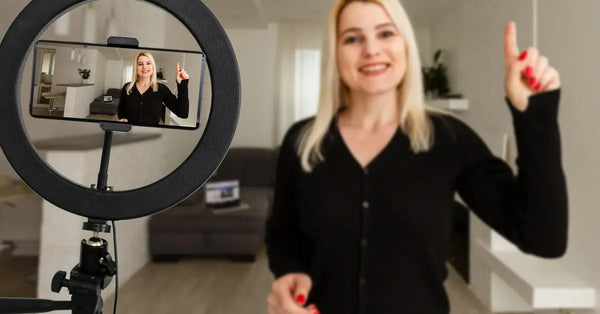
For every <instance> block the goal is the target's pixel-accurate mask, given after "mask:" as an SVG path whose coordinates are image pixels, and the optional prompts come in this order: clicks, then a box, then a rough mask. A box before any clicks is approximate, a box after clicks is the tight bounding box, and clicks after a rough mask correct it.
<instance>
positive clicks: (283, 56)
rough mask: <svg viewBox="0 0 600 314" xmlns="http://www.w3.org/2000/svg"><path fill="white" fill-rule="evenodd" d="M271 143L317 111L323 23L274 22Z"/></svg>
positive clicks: (277, 140)
mask: <svg viewBox="0 0 600 314" xmlns="http://www.w3.org/2000/svg"><path fill="white" fill-rule="evenodd" d="M278 30H279V36H278V37H279V39H278V43H279V47H278V60H277V64H278V73H277V76H278V80H277V84H278V86H277V98H276V104H277V105H276V109H277V112H276V119H275V120H276V123H277V125H276V127H275V128H274V129H275V132H276V134H275V136H274V139H275V141H276V143H275V145H279V144H281V141H282V140H283V136H284V135H285V132H286V131H287V129H288V128H289V127H290V126H291V125H292V124H293V123H294V122H295V121H298V120H301V119H304V118H306V117H309V116H313V115H315V114H316V112H317V106H318V99H319V84H320V72H321V46H322V43H323V32H324V26H323V25H322V24H321V23H319V22H312V23H311V22H281V23H279V24H278Z"/></svg>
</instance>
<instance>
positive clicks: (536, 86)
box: [535, 83, 542, 92]
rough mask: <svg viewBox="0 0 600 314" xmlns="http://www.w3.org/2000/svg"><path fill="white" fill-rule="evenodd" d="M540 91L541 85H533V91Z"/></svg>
mask: <svg viewBox="0 0 600 314" xmlns="http://www.w3.org/2000/svg"><path fill="white" fill-rule="evenodd" d="M540 89H542V83H537V85H535V91H536V92H539V91H540Z"/></svg>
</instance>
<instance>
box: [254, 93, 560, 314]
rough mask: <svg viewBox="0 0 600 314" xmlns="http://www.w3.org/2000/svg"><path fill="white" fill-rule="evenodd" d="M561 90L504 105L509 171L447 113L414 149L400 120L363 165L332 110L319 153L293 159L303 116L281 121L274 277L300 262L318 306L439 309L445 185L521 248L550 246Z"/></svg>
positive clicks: (443, 300) (447, 212) (553, 242)
mask: <svg viewBox="0 0 600 314" xmlns="http://www.w3.org/2000/svg"><path fill="white" fill-rule="evenodd" d="M559 94H560V93H559V91H555V92H550V93H544V94H541V95H537V96H534V97H532V98H531V99H530V105H529V108H528V109H527V110H526V111H525V112H518V111H515V110H514V109H513V108H512V106H509V107H510V110H511V112H512V115H513V121H514V126H515V133H516V136H517V145H518V149H519V153H520V155H519V158H518V161H517V164H518V166H519V175H518V177H515V176H514V175H513V173H512V171H511V169H510V168H509V167H508V166H507V165H506V164H505V163H504V162H503V161H502V160H500V159H498V158H496V157H494V156H493V155H492V154H491V152H490V151H489V149H488V148H487V147H486V145H485V144H484V143H483V141H482V140H481V139H480V138H479V137H478V136H477V135H476V134H475V133H474V132H473V131H472V130H471V129H470V128H469V127H468V126H466V125H465V124H464V123H462V122H461V121H459V120H458V119H456V118H453V117H451V116H441V115H432V116H431V119H432V122H433V125H434V129H435V144H434V146H433V147H432V149H431V150H430V151H428V152H425V153H418V154H415V153H413V152H412V151H411V149H410V142H409V139H408V138H407V136H406V135H405V134H404V133H403V132H402V131H400V130H398V131H397V132H396V134H395V135H394V136H393V138H392V140H391V141H390V143H389V144H388V145H387V146H386V147H385V148H384V149H383V150H382V151H381V152H380V153H379V154H378V155H377V156H376V157H375V158H374V159H373V160H372V161H371V162H370V163H369V164H368V165H367V166H366V167H365V168H363V167H361V166H360V164H359V163H358V162H357V161H356V160H355V159H354V158H353V156H352V154H351V152H350V151H349V150H348V148H347V146H346V145H345V144H344V142H343V140H342V137H341V135H340V133H339V130H338V129H337V127H336V124H337V122H336V120H334V122H333V123H332V125H331V127H330V130H329V132H328V133H327V135H326V138H325V140H324V142H323V154H324V157H325V160H324V161H323V162H321V163H319V164H317V165H316V166H315V167H314V169H313V171H312V172H310V173H306V172H304V171H303V170H302V169H301V166H300V160H299V157H298V155H297V149H296V143H297V140H298V137H299V136H300V133H301V130H302V129H303V127H304V126H305V125H306V123H310V122H311V120H306V121H303V122H299V123H297V124H296V125H294V126H293V127H292V128H291V129H290V131H288V133H287V135H286V137H285V139H284V141H283V144H282V146H281V150H280V154H279V161H278V165H277V178H276V186H275V198H274V207H273V212H272V215H271V217H270V218H269V221H268V222H267V238H266V241H267V253H268V257H269V266H270V268H271V270H272V271H273V273H274V274H275V276H276V277H280V276H283V275H285V274H287V273H292V272H302V273H307V274H308V275H310V277H311V279H312V281H313V286H312V290H311V291H310V294H309V298H308V300H307V304H310V303H315V304H316V305H317V307H318V308H319V310H320V312H321V313H323V314H355V313H361V314H366V313H368V314H388V313H389V314H391V313H411V314H418V313H423V314H438V313H448V312H449V304H448V299H447V296H446V292H445V290H444V287H443V281H444V280H445V279H446V275H447V274H446V268H445V258H446V256H447V251H448V243H449V239H450V226H451V222H452V204H453V200H454V195H455V192H456V191H458V192H459V193H460V195H461V197H462V198H463V199H464V200H465V201H466V202H467V204H468V205H469V206H470V207H471V209H472V210H473V211H474V212H475V213H476V214H477V215H478V216H479V217H481V218H482V220H483V221H485V222H486V223H487V224H489V225H490V226H491V227H492V228H494V229H495V230H497V231H498V232H500V233H501V234H502V235H504V236H505V237H507V238H508V239H509V240H510V241H512V242H513V243H515V244H516V245H518V246H519V248H520V249H521V250H523V251H525V252H529V253H533V254H537V255H541V256H548V257H552V256H560V255H562V254H563V253H564V250H565V247H566V234H567V196H566V187H565V186H566V185H565V179H564V174H563V170H562V166H561V156H560V136H559V130H558V124H557V119H556V117H557V110H558V99H559Z"/></svg>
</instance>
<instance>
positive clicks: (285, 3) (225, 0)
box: [204, 0, 458, 28]
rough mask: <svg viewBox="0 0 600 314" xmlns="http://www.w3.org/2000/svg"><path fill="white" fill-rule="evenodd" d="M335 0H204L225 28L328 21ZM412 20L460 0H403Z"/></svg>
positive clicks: (419, 21) (424, 19)
mask: <svg viewBox="0 0 600 314" xmlns="http://www.w3.org/2000/svg"><path fill="white" fill-rule="evenodd" d="M333 2H334V0H204V3H205V4H206V6H208V8H210V9H211V11H212V12H213V13H214V14H215V15H216V16H217V18H218V19H219V21H220V22H221V23H222V24H223V25H224V26H225V27H226V28H263V27H266V25H267V23H269V22H279V21H290V20H293V21H325V20H326V18H327V14H328V12H329V10H330V9H331V6H332V4H333ZM402 4H403V5H404V7H405V8H406V11H408V14H409V16H410V18H411V20H412V22H413V24H415V25H417V26H420V25H428V24H431V23H434V22H435V21H436V20H439V19H440V17H442V16H443V15H444V14H445V12H447V11H448V10H450V9H452V8H454V7H456V6H457V5H458V0H403V1H402Z"/></svg>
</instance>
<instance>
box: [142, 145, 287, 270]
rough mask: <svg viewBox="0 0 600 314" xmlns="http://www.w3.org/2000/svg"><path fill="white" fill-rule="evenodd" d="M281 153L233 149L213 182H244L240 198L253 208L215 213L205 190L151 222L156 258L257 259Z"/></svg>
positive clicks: (151, 236)
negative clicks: (217, 257) (209, 205)
mask: <svg viewBox="0 0 600 314" xmlns="http://www.w3.org/2000/svg"><path fill="white" fill-rule="evenodd" d="M275 164H276V157H275V152H274V150H272V149H264V148H232V149H231V150H230V151H229V152H228V154H227V156H226V157H225V159H224V160H223V163H222V164H221V165H220V166H219V168H218V169H217V171H216V173H215V174H214V175H213V177H212V178H211V179H210V180H209V181H220V180H239V181H240V198H241V201H242V203H246V204H248V205H249V206H250V209H246V210H242V211H237V212H231V213H219V214H215V213H214V212H213V210H211V209H209V208H207V207H206V203H205V200H204V193H205V191H204V188H201V189H199V190H198V191H197V192H195V193H194V194H192V195H191V196H190V197H189V198H187V199H186V200H184V201H183V202H181V203H180V204H178V205H177V206H175V207H173V208H171V209H169V210H167V211H164V212H161V213H158V214H156V215H153V216H152V217H151V218H150V222H149V233H150V236H149V245H150V254H151V255H152V257H153V260H155V261H170V260H174V259H178V258H180V257H189V256H211V255H212V256H227V257H231V258H232V259H234V260H238V261H254V257H255V254H256V252H257V251H258V249H259V248H260V247H261V245H262V243H263V238H264V230H265V222H266V219H267V215H268V213H269V209H270V207H271V201H272V194H273V183H274V172H275Z"/></svg>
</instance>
